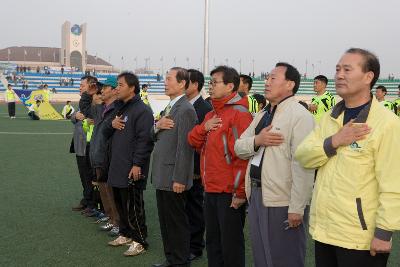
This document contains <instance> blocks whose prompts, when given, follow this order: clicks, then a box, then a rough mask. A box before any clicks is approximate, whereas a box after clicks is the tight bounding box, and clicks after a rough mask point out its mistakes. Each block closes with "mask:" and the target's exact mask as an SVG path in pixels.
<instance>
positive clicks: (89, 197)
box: [76, 155, 95, 209]
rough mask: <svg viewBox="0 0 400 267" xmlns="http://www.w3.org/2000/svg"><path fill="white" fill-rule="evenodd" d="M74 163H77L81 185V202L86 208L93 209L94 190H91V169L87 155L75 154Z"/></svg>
mask: <svg viewBox="0 0 400 267" xmlns="http://www.w3.org/2000/svg"><path fill="white" fill-rule="evenodd" d="M76 163H77V164H78V171H79V176H80V178H81V183H82V187H83V193H82V194H83V198H82V200H81V204H82V205H83V206H85V207H87V208H91V209H93V208H94V207H95V203H94V201H93V199H94V191H93V185H92V180H93V170H92V167H91V165H90V161H89V158H88V157H87V156H78V155H77V156H76Z"/></svg>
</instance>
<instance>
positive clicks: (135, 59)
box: [133, 57, 138, 72]
mask: <svg viewBox="0 0 400 267" xmlns="http://www.w3.org/2000/svg"><path fill="white" fill-rule="evenodd" d="M133 60H134V61H135V66H136V68H135V72H136V71H137V68H138V66H137V57H135V58H134V59H133Z"/></svg>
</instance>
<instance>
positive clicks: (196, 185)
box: [186, 69, 212, 261]
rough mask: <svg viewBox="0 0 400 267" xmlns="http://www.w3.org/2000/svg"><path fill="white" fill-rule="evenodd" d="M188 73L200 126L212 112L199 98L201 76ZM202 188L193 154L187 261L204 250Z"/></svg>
mask: <svg viewBox="0 0 400 267" xmlns="http://www.w3.org/2000/svg"><path fill="white" fill-rule="evenodd" d="M188 72H189V87H188V89H187V90H186V96H187V98H188V100H189V102H190V103H191V104H192V105H193V107H194V109H195V110H196V114H197V119H198V122H197V123H198V124H201V123H202V122H203V120H204V117H205V116H206V114H207V113H208V112H210V111H211V110H212V107H211V105H210V104H209V103H208V102H206V101H205V100H204V99H203V97H202V96H201V94H200V92H201V89H202V88H203V85H204V76H203V74H202V73H201V72H200V71H198V70H194V69H190V70H188ZM203 202H204V188H203V185H202V183H201V176H200V154H199V153H197V152H195V153H194V176H193V186H192V188H190V190H189V191H188V195H187V202H186V213H187V215H188V218H189V225H190V257H189V259H190V260H191V261H192V260H195V259H196V258H198V257H200V256H201V255H202V254H203V249H204V245H205V244H204V231H205V225H204V213H203Z"/></svg>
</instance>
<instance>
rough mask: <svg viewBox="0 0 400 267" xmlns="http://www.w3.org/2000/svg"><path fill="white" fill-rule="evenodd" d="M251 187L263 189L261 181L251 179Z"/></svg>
mask: <svg viewBox="0 0 400 267" xmlns="http://www.w3.org/2000/svg"><path fill="white" fill-rule="evenodd" d="M250 181H251V187H261V181H260V180H256V179H253V178H251V180H250Z"/></svg>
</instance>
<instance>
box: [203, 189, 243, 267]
mask: <svg viewBox="0 0 400 267" xmlns="http://www.w3.org/2000/svg"><path fill="white" fill-rule="evenodd" d="M231 202H232V194H228V193H206V194H205V198H204V211H205V221H206V249H207V258H208V266H209V267H242V266H243V267H244V266H245V247H244V234H243V227H244V224H245V218H246V205H242V206H241V207H240V208H239V209H234V208H231V207H230V205H231Z"/></svg>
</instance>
